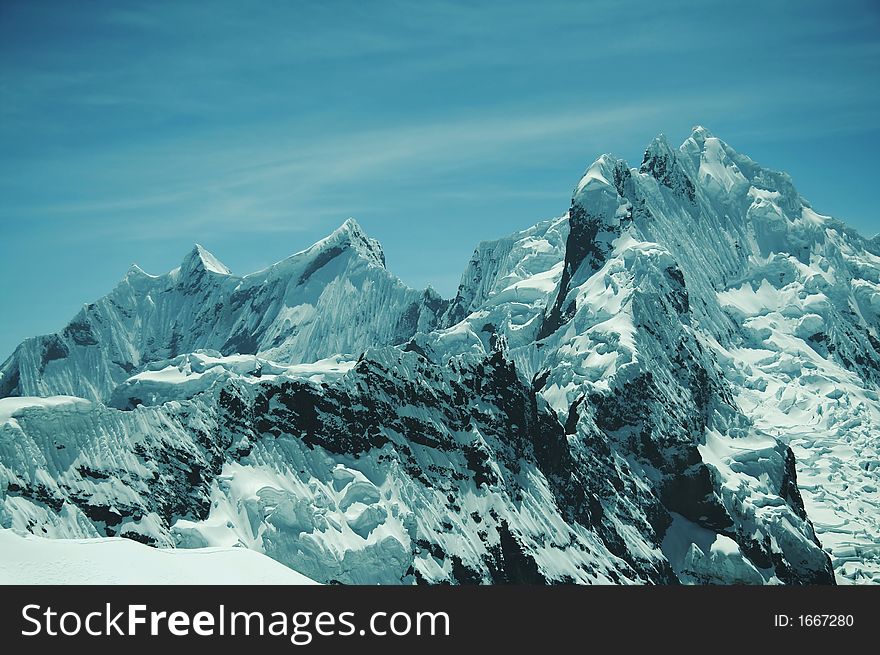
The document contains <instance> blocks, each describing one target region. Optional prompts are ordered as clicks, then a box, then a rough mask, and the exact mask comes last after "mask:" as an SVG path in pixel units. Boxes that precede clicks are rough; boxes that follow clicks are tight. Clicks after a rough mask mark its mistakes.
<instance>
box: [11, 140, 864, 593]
mask: <svg viewBox="0 0 880 655" xmlns="http://www.w3.org/2000/svg"><path fill="white" fill-rule="evenodd" d="M878 384H880V247H878V244H877V241H876V239H875V240H873V241H869V240H867V239H865V238H863V237H861V236H860V235H858V234H857V233H856V232H854V231H852V230H850V229H849V228H847V227H846V226H845V225H844V224H842V223H841V222H839V221H837V220H835V219H832V218H830V217H826V216H822V215H820V214H818V213H817V212H815V211H814V210H813V209H812V208H811V207H810V205H809V203H807V201H805V200H804V199H803V198H802V197H800V195H799V194H798V193H797V191H796V190H795V188H794V186H793V184H792V182H791V180H790V178H789V177H788V176H787V175H785V174H784V173H779V172H776V171H772V170H770V169H767V168H764V167H762V166H760V165H758V164H757V163H755V162H754V161H752V160H751V159H749V158H748V157H746V156H744V155H741V154H740V153H737V152H736V151H735V150H733V149H732V148H731V147H730V146H729V145H728V144H726V143H724V142H723V141H722V140H720V139H718V138H717V137H715V136H713V135H712V134H711V133H709V132H708V131H707V130H705V129H704V128H700V127H698V128H695V129H694V130H693V132H692V134H691V135H690V136H689V137H688V138H687V139H686V140H685V141H684V143H683V144H682V145H681V146H680V147H678V148H674V147H672V146H670V145H669V143H668V142H667V141H666V139H665V138H663V137H662V136H660V137H657V138H656V139H654V140H653V141H652V142H651V144H649V146H648V148H647V149H646V152H645V156H644V158H643V161H642V163H641V164H640V166H639V167H637V168H633V167H630V166H628V165H627V164H626V163H625V162H623V161H621V160H619V159H616V158H615V157H612V156H610V155H603V156H602V157H600V158H599V159H597V160H596V161H595V162H594V163H593V164H592V165H591V166H589V167H588V168H587V170H586V172H585V173H584V175H583V176H582V177H581V179H580V180H579V181H578V183H577V185H576V186H575V188H574V191H573V194H572V199H571V204H570V208H569V211H568V212H567V213H566V214H565V215H564V216H562V217H560V218H558V219H554V220H550V221H544V222H542V223H539V224H537V225H535V226H533V227H531V228H528V229H526V230H522V231H519V232H517V233H514V234H512V235H510V236H509V237H505V238H502V239H498V240H496V241H490V242H484V243H482V244H479V245H478V247H477V248H476V250H475V251H474V255H473V257H472V259H471V261H470V262H469V263H468V266H467V268H466V270H465V272H464V274H463V275H462V280H461V284H460V286H459V289H458V293H457V294H456V297H455V298H454V299H452V300H450V301H446V300H443V299H441V298H439V297H438V296H436V294H434V293H433V292H432V291H430V290H428V291H425V292H417V291H414V290H411V289H408V288H406V287H405V285H403V284H402V283H401V282H400V281H399V280H397V279H396V278H395V277H394V276H392V275H391V274H390V273H388V271H386V270H385V268H384V257H383V256H382V253H381V248H380V247H379V245H378V244H377V243H376V242H375V241H373V240H372V239H370V238H369V237H367V236H366V235H364V234H363V232H362V230H361V229H360V228H359V227H358V226H357V224H356V223H354V222H353V221H348V222H346V223H345V224H344V225H343V226H342V227H341V228H340V229H339V230H337V231H336V232H334V233H333V234H332V235H330V236H329V237H328V238H327V239H325V240H322V241H321V242H319V243H317V244H315V246H313V247H311V248H309V249H307V250H305V251H303V252H301V253H298V254H296V255H294V256H292V257H291V258H289V259H287V260H285V261H283V262H280V263H278V264H276V265H274V266H272V267H270V268H269V269H267V270H266V271H262V272H260V273H256V274H253V275H249V276H245V277H242V278H238V277H235V276H233V275H231V274H230V273H229V272H228V270H227V269H226V267H225V266H223V265H222V264H221V263H220V262H219V261H217V260H216V258H214V257H213V256H211V255H210V254H209V253H206V252H205V251H204V249H202V248H200V247H196V249H195V250H194V251H193V252H192V253H191V254H190V256H189V257H188V258H187V259H186V260H185V261H184V263H183V264H182V265H181V267H180V268H179V269H175V271H172V272H171V273H169V274H167V275H165V276H160V277H151V276H147V275H146V274H145V273H143V272H142V271H140V270H139V269H133V270H132V271H130V272H129V274H128V275H127V276H126V278H125V279H124V280H123V282H122V283H120V285H119V286H117V288H116V289H115V290H114V291H113V292H112V293H111V294H110V295H108V296H106V297H105V298H103V299H101V300H99V301H98V302H97V303H94V304H93V305H89V306H87V307H86V308H85V309H84V310H83V312H81V313H80V315H79V316H78V317H77V318H75V319H74V321H73V322H71V324H70V325H68V327H67V328H65V330H63V331H62V332H60V333H58V334H56V335H51V336H48V337H38V338H36V339H31V340H28V341H26V342H25V343H23V344H22V345H21V346H20V347H19V348H18V349H17V350H16V351H15V353H14V354H13V356H12V357H11V358H10V359H9V360H7V362H6V363H4V364H3V366H2V367H0V525H2V526H4V527H14V528H16V529H18V530H23V531H28V532H31V533H34V534H40V535H46V536H50V537H67V538H71V537H75V538H85V537H91V538H95V537H104V536H125V537H129V538H131V539H135V540H138V541H142V542H144V543H148V544H151V545H156V546H161V547H178V548H203V547H207V546H210V547H232V546H244V547H246V548H247V549H251V550H254V551H258V552H260V553H265V554H266V555H269V556H270V557H271V558H273V559H275V560H277V561H279V562H281V563H283V564H286V565H287V566H290V567H291V568H293V569H294V570H297V571H301V572H302V573H304V574H306V575H308V576H309V577H311V578H313V579H315V580H318V581H321V582H334V581H335V582H345V583H383V584H387V583H404V584H408V583H415V582H428V583H437V582H454V583H474V582H481V583H500V582H564V581H568V582H571V581H573V582H579V583H607V582H614V583H674V582H684V583H696V584H707V583H711V584H719V583H720V584H731V583H743V582H745V583H768V584H778V583H785V584H805V583H832V582H834V581H835V580H836V581H838V582H852V583H870V582H880V524H878V516H880V512H878V509H880V508H878V502H880V497H878V490H877V485H878V481H877V475H878V455H877V435H878V434H880V429H878V421H880V401H878ZM4 396H5V398H4ZM19 396H30V397H27V398H19ZM75 396H79V397H81V399H80V400H77V399H76V398H74V397H75Z"/></svg>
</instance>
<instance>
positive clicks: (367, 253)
mask: <svg viewBox="0 0 880 655" xmlns="http://www.w3.org/2000/svg"><path fill="white" fill-rule="evenodd" d="M326 246H330V247H333V246H336V247H344V246H348V247H351V248H353V249H354V250H355V251H356V252H357V253H358V254H360V255H362V256H363V257H365V258H366V259H367V260H369V261H371V262H372V263H374V264H376V265H377V266H381V267H382V268H385V253H384V252H383V250H382V245H381V244H380V243H379V242H378V241H377V240H376V239H371V238H370V237H368V236H367V233H366V232H364V229H363V228H362V227H361V226H360V224H359V223H358V222H357V221H356V220H355V219H353V218H347V219H346V220H345V222H344V223H343V224H342V225H340V226H339V227H338V228H336V229H335V230H333V232H331V233H330V235H329V236H328V237H326V238H325V239H322V240H321V241H319V242H318V243H316V244H315V245H314V246H312V248H319V247H326Z"/></svg>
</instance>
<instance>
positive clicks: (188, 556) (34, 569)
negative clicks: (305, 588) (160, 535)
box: [0, 530, 315, 585]
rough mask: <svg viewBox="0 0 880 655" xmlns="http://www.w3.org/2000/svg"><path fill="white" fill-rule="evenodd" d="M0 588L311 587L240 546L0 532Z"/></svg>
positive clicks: (298, 575) (287, 571) (302, 578)
mask: <svg viewBox="0 0 880 655" xmlns="http://www.w3.org/2000/svg"><path fill="white" fill-rule="evenodd" d="M0 553H2V554H3V556H2V557H0V584H26V585H40V584H87V585H108V584H133V585H136V584H148V585H153V584H155V585H185V584H212V585H214V584H216V585H223V584H228V585H238V584H287V585H309V584H315V582H314V581H313V580H310V579H309V578H307V577H306V576H304V575H301V574H299V573H297V572H296V571H292V570H291V569H289V568H287V567H285V566H281V565H280V564H278V563H277V562H274V561H272V560H271V559H269V558H268V557H265V556H263V555H260V554H258V553H255V552H253V551H250V550H247V549H245V548H204V549H199V550H182V549H177V550H159V549H156V548H149V547H147V546H144V545H143V544H139V543H137V542H135V541H130V540H128V539H41V538H40V537H34V536H32V535H31V536H22V535H19V534H16V533H15V532H13V531H12V530H0Z"/></svg>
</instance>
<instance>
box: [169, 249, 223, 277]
mask: <svg viewBox="0 0 880 655" xmlns="http://www.w3.org/2000/svg"><path fill="white" fill-rule="evenodd" d="M199 270H201V271H207V272H209V273H217V274H218V275H231V274H232V271H230V270H229V269H228V268H227V267H226V265H225V264H224V263H223V262H221V261H220V260H219V259H217V258H216V257H215V256H214V255H212V254H211V253H210V252H209V251H208V250H207V249H206V248H204V247H203V246H202V245H200V244H198V243H197V244H195V245H194V246H193V249H192V250H190V251H189V254H188V255H187V256H186V257H185V258H184V260H183V262H182V263H181V265H180V271H181V273H182V274H189V273H193V272H195V271H199Z"/></svg>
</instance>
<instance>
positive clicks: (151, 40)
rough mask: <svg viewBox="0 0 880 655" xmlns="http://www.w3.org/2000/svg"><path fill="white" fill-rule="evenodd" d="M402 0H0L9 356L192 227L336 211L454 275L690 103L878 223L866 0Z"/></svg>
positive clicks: (228, 254)
mask: <svg viewBox="0 0 880 655" xmlns="http://www.w3.org/2000/svg"><path fill="white" fill-rule="evenodd" d="M391 7H392V5H391V4H388V5H383V6H382V7H375V8H374V9H375V10H374V11H371V10H370V9H368V8H365V7H362V6H358V5H357V3H348V2H334V3H328V4H327V5H326V6H286V7H275V8H269V7H266V6H261V7H259V9H257V10H252V11H248V10H247V9H246V8H244V6H243V5H239V4H237V3H234V2H228V3H216V4H215V5H212V7H211V8H210V9H206V8H205V7H202V6H199V5H197V4H193V3H167V4H166V3H152V4H138V5H126V6H125V7H124V8H122V7H115V6H113V5H112V4H109V3H102V2H93V3H87V4H86V5H84V6H83V7H82V8H80V7H77V8H73V7H69V6H66V5H65V4H64V3H54V4H53V3H47V4H41V5H40V6H39V7H37V6H35V5H33V4H29V3H21V2H8V3H4V4H3V6H2V7H0V119H2V120H0V142H2V143H3V145H4V148H3V154H2V155H0V172H2V175H0V198H2V200H0V221H2V223H3V225H4V238H3V240H2V243H3V248H2V251H0V255H2V256H0V275H2V277H3V279H4V280H6V284H4V285H3V291H2V294H3V295H2V296H0V301H2V304H3V306H4V308H6V316H7V320H6V321H4V322H3V323H2V328H0V360H5V358H6V357H7V356H8V355H11V354H12V352H13V350H14V348H15V347H16V346H17V345H18V343H20V342H21V341H22V340H23V339H25V338H27V337H30V336H36V335H38V334H47V333H51V332H54V331H56V330H60V329H61V328H63V326H64V325H65V324H66V323H67V322H68V321H69V320H70V319H71V318H72V317H73V316H74V314H75V313H76V312H77V311H78V310H79V308H80V307H81V306H82V305H83V304H85V303H88V302H91V301H93V300H95V299H97V298H99V297H101V296H103V295H104V294H106V293H107V292H109V291H110V290H111V289H112V287H113V285H114V284H115V283H116V282H117V281H118V280H119V279H120V278H121V277H122V275H124V273H125V271H126V270H127V268H128V267H129V266H130V265H131V264H132V263H137V264H138V265H139V266H140V267H141V268H142V269H143V270H145V271H147V272H150V273H151V274H162V273H163V272H166V271H168V270H171V269H173V268H174V267H176V266H177V265H178V264H179V262H180V261H181V259H182V258H183V257H184V256H185V254H186V253H187V252H188V251H189V250H191V249H192V245H193V244H194V243H200V244H203V245H204V247H205V248H206V249H207V250H208V251H209V252H211V253H213V254H214V255H215V256H216V257H217V258H218V259H219V260H220V261H222V262H223V263H224V264H226V265H227V266H228V267H229V268H230V269H231V270H232V271H233V273H234V274H236V275H244V274H249V273H252V272H255V271H258V270H262V269H264V268H266V267H267V266H270V265H272V264H273V263H275V262H277V261H280V260H282V259H284V258H285V257H287V256H289V255H290V254H292V253H295V252H298V251H301V250H303V249H304V248H307V247H308V246H309V245H310V244H312V243H314V242H316V241H317V240H319V239H320V238H323V237H324V236H326V235H327V234H329V233H330V232H331V231H332V230H333V229H335V228H336V227H337V226H339V225H340V224H341V223H342V222H343V221H344V220H346V219H347V218H349V217H352V218H354V219H355V220H357V221H358V223H359V224H360V225H362V226H363V228H364V231H365V232H366V233H367V234H368V235H370V236H371V237H373V238H375V239H377V240H378V241H379V242H380V243H381V244H382V247H383V250H384V251H385V254H386V257H387V261H388V264H387V268H388V270H389V271H390V272H392V273H394V274H395V275H397V276H398V277H400V278H401V279H402V280H403V281H404V282H405V283H406V284H407V285H409V286H411V287H414V288H425V287H427V286H429V285H430V286H432V287H433V288H434V289H435V290H436V291H437V292H438V293H440V295H442V296H443V297H445V298H450V297H452V296H454V295H455V291H456V289H457V286H458V283H459V278H460V276H461V274H462V272H463V271H464V269H465V266H466V265H467V262H468V260H469V259H470V256H471V254H472V252H473V249H474V248H475V247H476V245H477V244H478V243H479V242H480V241H483V240H491V239H497V238H501V237H504V236H507V235H508V234H511V233H513V232H516V231H518V230H522V229H526V228H528V227H529V226H531V225H533V224H535V223H537V222H539V221H542V220H547V219H551V218H554V217H558V216H561V215H563V214H564V213H565V212H566V211H567V210H568V203H569V201H570V196H571V194H570V190H571V188H572V187H573V186H574V184H575V183H576V182H577V180H578V178H579V177H580V175H581V173H582V172H583V170H585V168H586V167H587V166H588V165H589V164H590V162H592V161H593V160H595V158H596V157H598V156H599V155H600V154H602V153H606V152H610V153H613V154H614V155H615V156H618V157H620V158H622V159H624V160H626V161H627V162H628V164H629V165H630V166H638V163H639V162H640V161H641V153H642V152H643V151H644V148H645V147H646V146H647V145H648V143H649V142H650V140H651V138H652V137H654V136H656V135H657V134H659V133H664V134H666V135H667V136H668V137H669V141H670V143H671V144H673V145H674V146H677V144H679V143H681V141H683V140H684V138H686V136H687V134H689V133H690V127H691V125H694V124H703V125H706V126H707V128H708V129H709V130H710V131H711V132H713V134H715V135H716V136H718V137H719V138H721V139H723V140H724V141H726V142H727V143H729V144H730V145H731V146H732V147H733V148H734V149H735V150H737V151H738V152H740V153H742V154H745V155H747V156H749V157H751V158H752V159H754V160H755V161H756V162H758V163H759V164H761V165H762V166H765V167H767V168H771V169H774V170H782V171H786V172H787V173H789V174H790V175H791V176H792V178H793V180H794V183H795V186H796V188H797V189H798V192H799V193H800V194H801V195H802V196H803V197H804V198H805V199H806V200H808V201H809V202H810V203H811V204H812V206H813V208H814V209H815V210H816V211H817V212H819V213H821V214H825V215H830V216H833V217H834V218H836V219H838V220H840V221H842V222H844V223H846V224H847V225H849V226H850V227H852V228H853V229H855V230H857V231H858V232H859V233H861V234H862V235H863V236H865V237H867V238H871V237H873V236H874V234H875V233H877V232H878V231H880V221H878V220H877V218H876V216H875V214H874V212H875V211H876V210H875V209H874V208H873V207H872V206H871V204H870V203H869V202H865V201H864V199H865V198H869V197H870V194H871V193H872V191H873V180H872V179H871V176H870V175H860V176H849V175H847V172H848V169H856V170H862V171H865V170H870V166H871V165H872V163H873V154H872V153H873V152H875V151H877V150H878V148H880V130H878V127H877V125H876V113H877V104H878V100H880V90H878V89H880V84H877V82H878V81H880V80H878V77H880V75H878V72H877V69H876V65H874V62H876V61H877V57H878V56H880V36H878V35H880V29H878V28H880V8H878V7H877V6H876V5H875V4H873V3H871V2H867V1H860V0H846V1H844V2H840V3H836V4H835V6H834V7H833V8H829V7H827V6H825V4H824V3H821V2H815V1H814V2H806V3H792V4H789V5H788V6H785V3H780V4H779V5H773V6H771V7H765V6H763V5H762V4H760V3H757V2H746V3H742V4H739V5H737V6H736V7H706V6H705V5H704V3H700V2H694V1H691V0H683V1H681V2H675V3H671V4H669V5H668V6H664V7H655V8H646V7H643V6H639V7H636V8H634V7H633V6H632V5H630V4H628V3H607V2H600V3H594V4H591V5H590V6H589V7H585V6H581V5H573V4H570V3H566V2H553V3H550V4H549V5H548V6H547V7H546V8H545V9H543V10H542V11H541V12H536V11H535V10H534V8H532V7H530V6H529V5H528V3H519V2H513V3H507V4H505V5H504V6H503V7H496V6H492V7H486V6H470V5H468V4H466V3H457V2H443V1H436V2H427V3H424V4H423V5H420V6H418V7H405V8H404V7H402V6H397V7H396V8H391ZM756 17H758V20H756ZM621 24H624V25H626V26H628V27H630V26H631V29H625V30H622V29H620V27H621ZM639 26H641V27H642V28H644V29H641V30H640V29H638V27H639ZM648 58H650V62H651V63H649V64H645V63H644V62H645V61H646V60H648ZM655 62H656V63H655ZM658 66H659V67H661V70H660V73H659V74H658V72H657V67H658ZM756 70H757V71H758V72H757V73H756ZM764 71H766V74H762V73H764ZM718 72H723V73H724V75H718V74H717V73H718ZM719 78H720V79H719ZM871 80H874V81H873V82H872V81H871ZM829 117H833V119H832V118H829ZM829 162H832V163H833V162H839V164H837V167H835V168H833V169H832V168H830V164H829ZM831 165H833V164H831ZM9 316H13V317H15V320H14V321H13V320H9V318H8V317H9Z"/></svg>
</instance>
